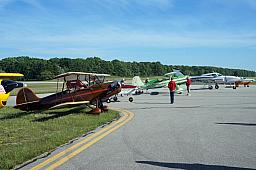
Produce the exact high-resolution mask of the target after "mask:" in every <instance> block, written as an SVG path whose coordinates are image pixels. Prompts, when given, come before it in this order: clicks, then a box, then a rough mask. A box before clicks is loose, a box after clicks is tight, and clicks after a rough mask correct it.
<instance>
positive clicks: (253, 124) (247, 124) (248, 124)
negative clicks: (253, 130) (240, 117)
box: [215, 123, 256, 126]
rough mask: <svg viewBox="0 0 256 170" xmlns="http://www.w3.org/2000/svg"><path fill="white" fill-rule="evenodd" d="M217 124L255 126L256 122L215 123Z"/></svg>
mask: <svg viewBox="0 0 256 170" xmlns="http://www.w3.org/2000/svg"><path fill="white" fill-rule="evenodd" d="M215 124H218V125H238V126H256V123H215Z"/></svg>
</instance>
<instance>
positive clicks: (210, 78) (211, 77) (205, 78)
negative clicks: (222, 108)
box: [191, 72, 242, 89]
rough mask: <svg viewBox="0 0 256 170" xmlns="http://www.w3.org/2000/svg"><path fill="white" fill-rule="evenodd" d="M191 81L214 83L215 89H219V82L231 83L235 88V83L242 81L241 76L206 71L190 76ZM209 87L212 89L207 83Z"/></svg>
mask: <svg viewBox="0 0 256 170" xmlns="http://www.w3.org/2000/svg"><path fill="white" fill-rule="evenodd" d="M191 80H192V81H200V82H204V83H208V84H209V83H212V82H213V83H215V89H219V84H225V85H233V89H236V87H237V85H238V84H239V83H240V82H241V81H242V79H241V77H236V76H223V75H222V74H220V73H216V72H214V73H207V74H202V75H201V76H194V77H191ZM209 89H213V86H212V85H210V84H209Z"/></svg>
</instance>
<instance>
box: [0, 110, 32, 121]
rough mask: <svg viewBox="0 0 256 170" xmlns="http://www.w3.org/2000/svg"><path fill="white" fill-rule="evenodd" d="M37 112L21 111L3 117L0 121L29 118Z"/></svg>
mask: <svg viewBox="0 0 256 170" xmlns="http://www.w3.org/2000/svg"><path fill="white" fill-rule="evenodd" d="M34 113H35V112H24V111H20V112H16V113H13V114H10V115H7V116H4V117H1V118H0V120H7V119H17V118H21V117H23V116H27V115H30V114H34Z"/></svg>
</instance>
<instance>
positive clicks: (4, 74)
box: [0, 73, 24, 80]
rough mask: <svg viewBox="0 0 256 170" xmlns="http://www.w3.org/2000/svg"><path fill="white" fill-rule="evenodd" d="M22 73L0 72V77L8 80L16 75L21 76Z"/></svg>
mask: <svg viewBox="0 0 256 170" xmlns="http://www.w3.org/2000/svg"><path fill="white" fill-rule="evenodd" d="M23 76H24V75H23V74H20V73H0V79H3V80H9V79H15V78H17V77H23Z"/></svg>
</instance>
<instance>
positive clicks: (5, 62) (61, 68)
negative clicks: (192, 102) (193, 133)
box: [0, 56, 256, 80]
mask: <svg viewBox="0 0 256 170" xmlns="http://www.w3.org/2000/svg"><path fill="white" fill-rule="evenodd" d="M175 69H176V70H181V71H182V72H183V73H184V74H186V75H191V76H194V75H201V74H204V73H209V72H219V73H221V74H223V75H234V76H240V77H256V72H255V71H249V70H242V69H229V68H221V67H212V66H184V65H163V64H161V63H160V62H124V61H119V60H112V61H105V60H102V59H101V58H99V57H89V58H77V59H71V58H51V59H39V58H31V57H28V56H20V57H8V58H4V59H2V60H0V71H1V72H19V73H22V74H24V75H25V76H24V77H23V78H22V80H49V79H52V78H53V77H54V76H56V75H58V74H61V73H64V72H68V71H79V72H96V73H108V74H111V75H113V76H120V77H133V76H136V75H139V76H142V77H150V76H161V75H164V74H165V73H168V72H171V71H173V70H175Z"/></svg>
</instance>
